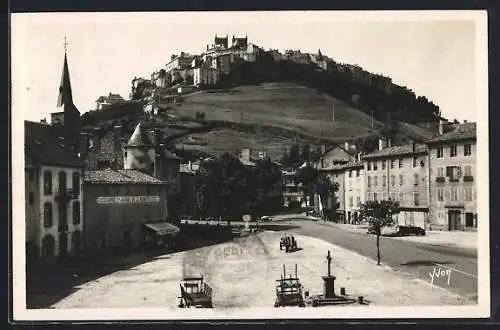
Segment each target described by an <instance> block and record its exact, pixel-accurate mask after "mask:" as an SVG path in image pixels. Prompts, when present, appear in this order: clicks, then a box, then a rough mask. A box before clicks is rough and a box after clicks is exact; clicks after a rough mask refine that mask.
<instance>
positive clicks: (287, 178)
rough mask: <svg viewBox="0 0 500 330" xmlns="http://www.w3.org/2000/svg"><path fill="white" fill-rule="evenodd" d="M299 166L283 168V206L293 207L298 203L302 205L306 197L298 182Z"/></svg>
mask: <svg viewBox="0 0 500 330" xmlns="http://www.w3.org/2000/svg"><path fill="white" fill-rule="evenodd" d="M296 178H297V168H295V167H291V166H290V167H287V168H284V169H282V170H281V180H282V188H283V206H285V207H292V206H293V204H296V206H297V207H300V205H301V204H302V201H303V199H304V194H303V192H302V190H301V187H300V184H299V183H297V182H296Z"/></svg>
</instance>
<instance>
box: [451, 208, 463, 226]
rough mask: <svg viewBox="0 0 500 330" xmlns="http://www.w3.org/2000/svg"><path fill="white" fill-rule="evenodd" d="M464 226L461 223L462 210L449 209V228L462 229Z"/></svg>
mask: <svg viewBox="0 0 500 330" xmlns="http://www.w3.org/2000/svg"><path fill="white" fill-rule="evenodd" d="M461 229H462V226H461V223H460V211H458V210H449V211H448V230H450V231H451V230H461Z"/></svg>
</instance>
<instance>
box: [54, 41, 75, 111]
mask: <svg viewBox="0 0 500 330" xmlns="http://www.w3.org/2000/svg"><path fill="white" fill-rule="evenodd" d="M66 47H67V42H66V37H65V38H64V63H63V71H62V77H61V85H60V86H59V97H58V99H57V106H58V107H62V106H63V105H72V104H73V93H72V91H71V80H70V78H69V68H68V56H67V52H66Z"/></svg>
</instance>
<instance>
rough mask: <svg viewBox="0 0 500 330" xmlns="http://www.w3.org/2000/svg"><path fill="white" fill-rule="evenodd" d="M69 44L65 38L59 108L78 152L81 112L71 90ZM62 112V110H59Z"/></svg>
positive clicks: (66, 129) (67, 135)
mask: <svg viewBox="0 0 500 330" xmlns="http://www.w3.org/2000/svg"><path fill="white" fill-rule="evenodd" d="M66 47H67V42H66V38H64V63H63V71H62V77H61V84H60V86H59V97H58V99H57V107H59V108H62V111H63V112H64V116H63V117H64V131H65V134H66V137H67V138H68V139H69V141H70V143H71V144H72V145H73V147H74V148H75V150H76V151H77V152H78V149H79V139H80V131H81V122H80V111H78V109H77V108H76V106H75V105H74V103H73V93H72V90H71V80H70V77H69V68H68V56H67V49H66ZM59 111H61V110H59Z"/></svg>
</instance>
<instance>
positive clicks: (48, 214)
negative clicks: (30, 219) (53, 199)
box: [43, 202, 52, 228]
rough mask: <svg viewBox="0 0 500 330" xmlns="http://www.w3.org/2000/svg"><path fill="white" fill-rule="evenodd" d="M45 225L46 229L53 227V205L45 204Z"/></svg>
mask: <svg viewBox="0 0 500 330" xmlns="http://www.w3.org/2000/svg"><path fill="white" fill-rule="evenodd" d="M43 225H44V227H45V228H50V227H52V203H50V202H46V203H45V204H43Z"/></svg>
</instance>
